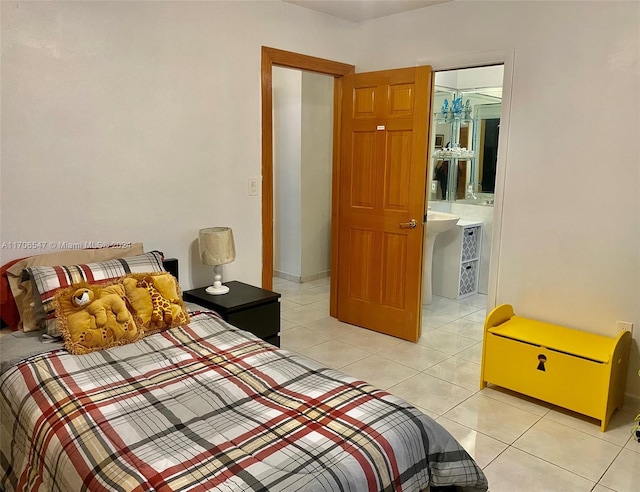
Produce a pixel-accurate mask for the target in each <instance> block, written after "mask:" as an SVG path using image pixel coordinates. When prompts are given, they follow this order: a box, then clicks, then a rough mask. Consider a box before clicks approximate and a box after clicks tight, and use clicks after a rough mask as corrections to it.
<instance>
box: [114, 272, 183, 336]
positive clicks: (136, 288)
mask: <svg viewBox="0 0 640 492" xmlns="http://www.w3.org/2000/svg"><path fill="white" fill-rule="evenodd" d="M122 283H123V284H124V286H125V291H126V295H127V299H128V300H129V302H130V303H131V306H132V309H133V312H134V315H135V318H136V321H137V323H138V324H139V325H140V326H142V327H144V330H145V332H147V333H151V332H154V331H158V330H162V329H165V328H170V327H173V326H178V325H184V324H186V323H188V322H189V317H188V315H187V313H186V308H185V307H184V304H183V302H182V299H181V294H180V291H179V288H178V285H177V282H176V279H175V278H174V277H173V276H172V275H171V274H170V273H158V274H153V275H151V274H129V275H127V276H126V277H125V278H124V279H123V280H122Z"/></svg>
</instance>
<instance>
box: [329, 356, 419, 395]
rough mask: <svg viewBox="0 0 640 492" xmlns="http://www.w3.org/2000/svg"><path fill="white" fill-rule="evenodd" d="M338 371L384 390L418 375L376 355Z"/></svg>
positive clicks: (405, 367) (412, 370) (407, 368)
mask: <svg viewBox="0 0 640 492" xmlns="http://www.w3.org/2000/svg"><path fill="white" fill-rule="evenodd" d="M340 370H341V371H343V372H345V373H347V374H348V375H349V376H353V377H354V378H358V379H361V380H363V381H366V382H367V383H369V384H371V385H372V386H375V387H377V388H381V389H384V390H386V389H388V388H389V387H391V386H393V385H395V384H398V383H400V382H401V381H404V380H405V379H408V378H410V377H412V376H415V375H416V374H418V372H417V371H416V370H415V369H411V368H410V367H407V366H404V365H402V364H398V363H396V362H393V361H390V360H388V359H383V358H381V357H379V356H377V355H372V356H370V357H367V358H365V359H361V360H359V361H356V362H354V363H352V364H349V365H347V366H344V367H342V368H341V369H340Z"/></svg>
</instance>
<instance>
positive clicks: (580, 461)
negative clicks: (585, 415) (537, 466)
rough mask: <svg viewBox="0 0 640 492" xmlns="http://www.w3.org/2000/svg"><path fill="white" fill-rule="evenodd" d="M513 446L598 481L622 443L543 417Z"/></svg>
mask: <svg viewBox="0 0 640 492" xmlns="http://www.w3.org/2000/svg"><path fill="white" fill-rule="evenodd" d="M513 446H514V447H516V448H518V449H520V450H522V451H525V452H527V453H529V454H532V455H534V456H537V457H538V458H541V459H543V460H545V461H549V462H550V463H554V464H556V465H558V466H560V467H562V468H564V469H565V470H569V471H570V472H572V473H575V474H577V475H580V476H582V477H584V478H587V479H589V480H591V481H593V482H597V481H598V480H599V479H600V477H601V476H602V475H603V474H604V472H605V471H606V470H607V468H609V465H611V463H612V462H613V460H614V459H615V457H616V456H617V455H618V453H619V452H620V449H621V448H620V446H616V445H615V444H611V443H609V442H607V441H603V440H602V439H598V438H596V437H593V436H590V435H589V434H585V433H584V432H580V431H577V430H575V429H572V428H571V427H567V426H566V425H562V424H559V423H557V422H553V421H552V420H547V419H542V420H540V421H539V422H537V423H536V424H535V425H534V426H533V427H532V428H531V429H529V430H528V431H527V432H525V433H524V435H522V436H521V437H520V438H519V439H518V440H516V442H514V443H513Z"/></svg>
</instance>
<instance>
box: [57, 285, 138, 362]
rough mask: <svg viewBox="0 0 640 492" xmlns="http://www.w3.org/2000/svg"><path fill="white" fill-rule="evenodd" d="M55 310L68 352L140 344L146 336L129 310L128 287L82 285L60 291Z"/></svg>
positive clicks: (80, 352) (83, 352) (81, 352)
mask: <svg viewBox="0 0 640 492" xmlns="http://www.w3.org/2000/svg"><path fill="white" fill-rule="evenodd" d="M53 303H54V306H55V310H56V317H57V319H58V324H59V327H60V331H61V333H62V335H63V337H64V348H66V349H67V350H68V351H69V352H70V353H72V354H87V353H89V352H93V351H95V350H102V349H106V348H109V347H115V346H117V345H124V344H126V343H131V342H135V341H137V340H140V338H142V336H143V335H144V334H143V332H142V330H141V329H139V328H138V327H137V326H136V324H135V322H134V320H133V317H132V316H131V313H130V312H129V310H128V309H127V304H126V300H125V293H124V285H122V284H121V283H119V282H115V283H108V284H103V285H96V284H90V283H87V282H82V283H79V284H76V285H72V286H71V287H67V288H65V289H59V290H58V291H57V292H56V295H55V297H54V301H53Z"/></svg>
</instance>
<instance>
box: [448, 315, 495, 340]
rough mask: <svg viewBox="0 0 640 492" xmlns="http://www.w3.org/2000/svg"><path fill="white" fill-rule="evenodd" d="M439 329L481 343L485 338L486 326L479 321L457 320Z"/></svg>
mask: <svg viewBox="0 0 640 492" xmlns="http://www.w3.org/2000/svg"><path fill="white" fill-rule="evenodd" d="M438 329H439V330H442V331H446V332H447V333H452V334H454V335H459V336H462V337H466V338H471V339H473V340H476V341H480V342H481V341H482V340H483V338H484V325H483V324H482V323H479V322H477V321H471V320H469V319H467V318H459V319H456V320H454V321H451V322H450V323H447V324H445V325H442V326H441V327H440V328H438Z"/></svg>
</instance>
